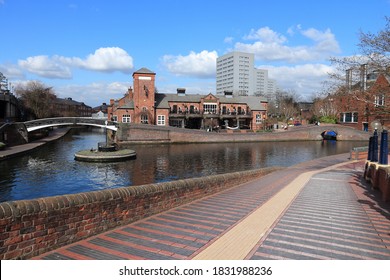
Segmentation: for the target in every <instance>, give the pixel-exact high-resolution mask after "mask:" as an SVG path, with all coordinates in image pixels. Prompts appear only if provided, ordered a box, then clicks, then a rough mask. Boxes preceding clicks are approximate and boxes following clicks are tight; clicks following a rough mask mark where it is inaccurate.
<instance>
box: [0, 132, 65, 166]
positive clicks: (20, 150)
mask: <svg viewBox="0 0 390 280" xmlns="http://www.w3.org/2000/svg"><path fill="white" fill-rule="evenodd" d="M70 129H71V128H56V129H53V130H51V131H50V133H49V135H48V136H46V137H44V138H42V139H39V140H35V141H32V142H30V143H27V144H22V145H17V146H7V147H6V148H5V149H4V150H0V161H1V160H6V159H9V158H13V157H17V156H21V155H25V154H26V153H28V152H31V151H33V150H35V149H37V148H40V147H42V146H44V145H46V144H47V143H50V142H53V141H56V140H58V139H60V138H62V137H64V136H65V135H66V134H67V133H68V132H69V131H70Z"/></svg>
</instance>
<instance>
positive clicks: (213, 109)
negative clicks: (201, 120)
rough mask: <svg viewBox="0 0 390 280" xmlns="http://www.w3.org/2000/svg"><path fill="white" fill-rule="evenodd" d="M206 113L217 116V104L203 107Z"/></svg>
mask: <svg viewBox="0 0 390 280" xmlns="http://www.w3.org/2000/svg"><path fill="white" fill-rule="evenodd" d="M203 109H204V112H205V113H206V114H207V113H209V114H216V113H217V104H215V103H208V104H204V105H203Z"/></svg>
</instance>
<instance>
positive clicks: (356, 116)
mask: <svg viewBox="0 0 390 280" xmlns="http://www.w3.org/2000/svg"><path fill="white" fill-rule="evenodd" d="M347 114H351V120H350V121H348V120H347ZM340 115H341V116H340V122H341V123H357V122H358V120H359V114H358V112H343V113H341V114H340Z"/></svg>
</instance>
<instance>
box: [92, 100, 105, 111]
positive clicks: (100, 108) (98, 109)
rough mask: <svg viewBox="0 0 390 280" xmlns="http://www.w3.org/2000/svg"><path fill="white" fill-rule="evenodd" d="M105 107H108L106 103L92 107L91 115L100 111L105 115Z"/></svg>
mask: <svg viewBox="0 0 390 280" xmlns="http://www.w3.org/2000/svg"><path fill="white" fill-rule="evenodd" d="M107 107H108V105H107V103H105V102H104V103H102V105H99V106H96V107H93V108H92V112H93V113H97V112H100V111H101V112H103V113H105V114H107Z"/></svg>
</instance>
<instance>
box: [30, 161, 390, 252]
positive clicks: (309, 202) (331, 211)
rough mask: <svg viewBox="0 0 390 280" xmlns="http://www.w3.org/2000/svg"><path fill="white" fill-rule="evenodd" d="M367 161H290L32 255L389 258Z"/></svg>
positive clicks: (387, 217) (384, 220)
mask: <svg viewBox="0 0 390 280" xmlns="http://www.w3.org/2000/svg"><path fill="white" fill-rule="evenodd" d="M364 162H365V161H364V160H350V159H349V154H339V155H335V156H329V157H324V158H319V159H315V160H312V161H308V162H305V163H301V164H298V165H294V166H291V167H288V168H285V169H282V170H279V171H275V172H273V173H270V174H268V175H266V176H264V177H261V178H259V179H256V180H253V181H251V182H248V183H245V184H241V185H238V186H236V187H234V188H231V189H229V190H226V191H223V192H220V193H217V194H215V195H212V196H209V197H206V198H203V199H200V200H197V201H194V202H192V203H189V204H186V205H183V206H180V207H177V208H174V209H171V210H168V211H165V212H163V213H160V214H157V215H154V216H151V217H148V218H146V219H143V220H140V221H137V222H134V223H131V224H128V225H125V226H121V227H119V228H116V229H114V230H110V231H107V232H104V233H101V234H99V235H96V236H93V237H90V238H88V239H85V240H82V241H79V242H76V243H73V244H70V245H67V246H65V247H62V248H59V249H56V250H54V251H50V252H47V253H45V254H42V255H40V256H37V257H35V258H34V259H56V260H61V259H92V260H97V259H103V260H113V259H133V260H140V259H151V260H157V259H162V260H180V259H181V260H190V259H195V260H229V259H231V260H249V259H262V260H277V259H279V260H280V259H281V260H286V259H293V260H309V259H328V260H329V259H337V260H343V259H349V260H353V259H360V260H367V259H369V260H372V259H382V260H390V205H389V203H388V202H387V203H384V202H382V201H381V198H380V193H378V192H377V191H375V190H373V189H372V188H371V187H370V186H369V185H368V184H366V183H365V182H364V181H363V180H362V174H363V168H364Z"/></svg>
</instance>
